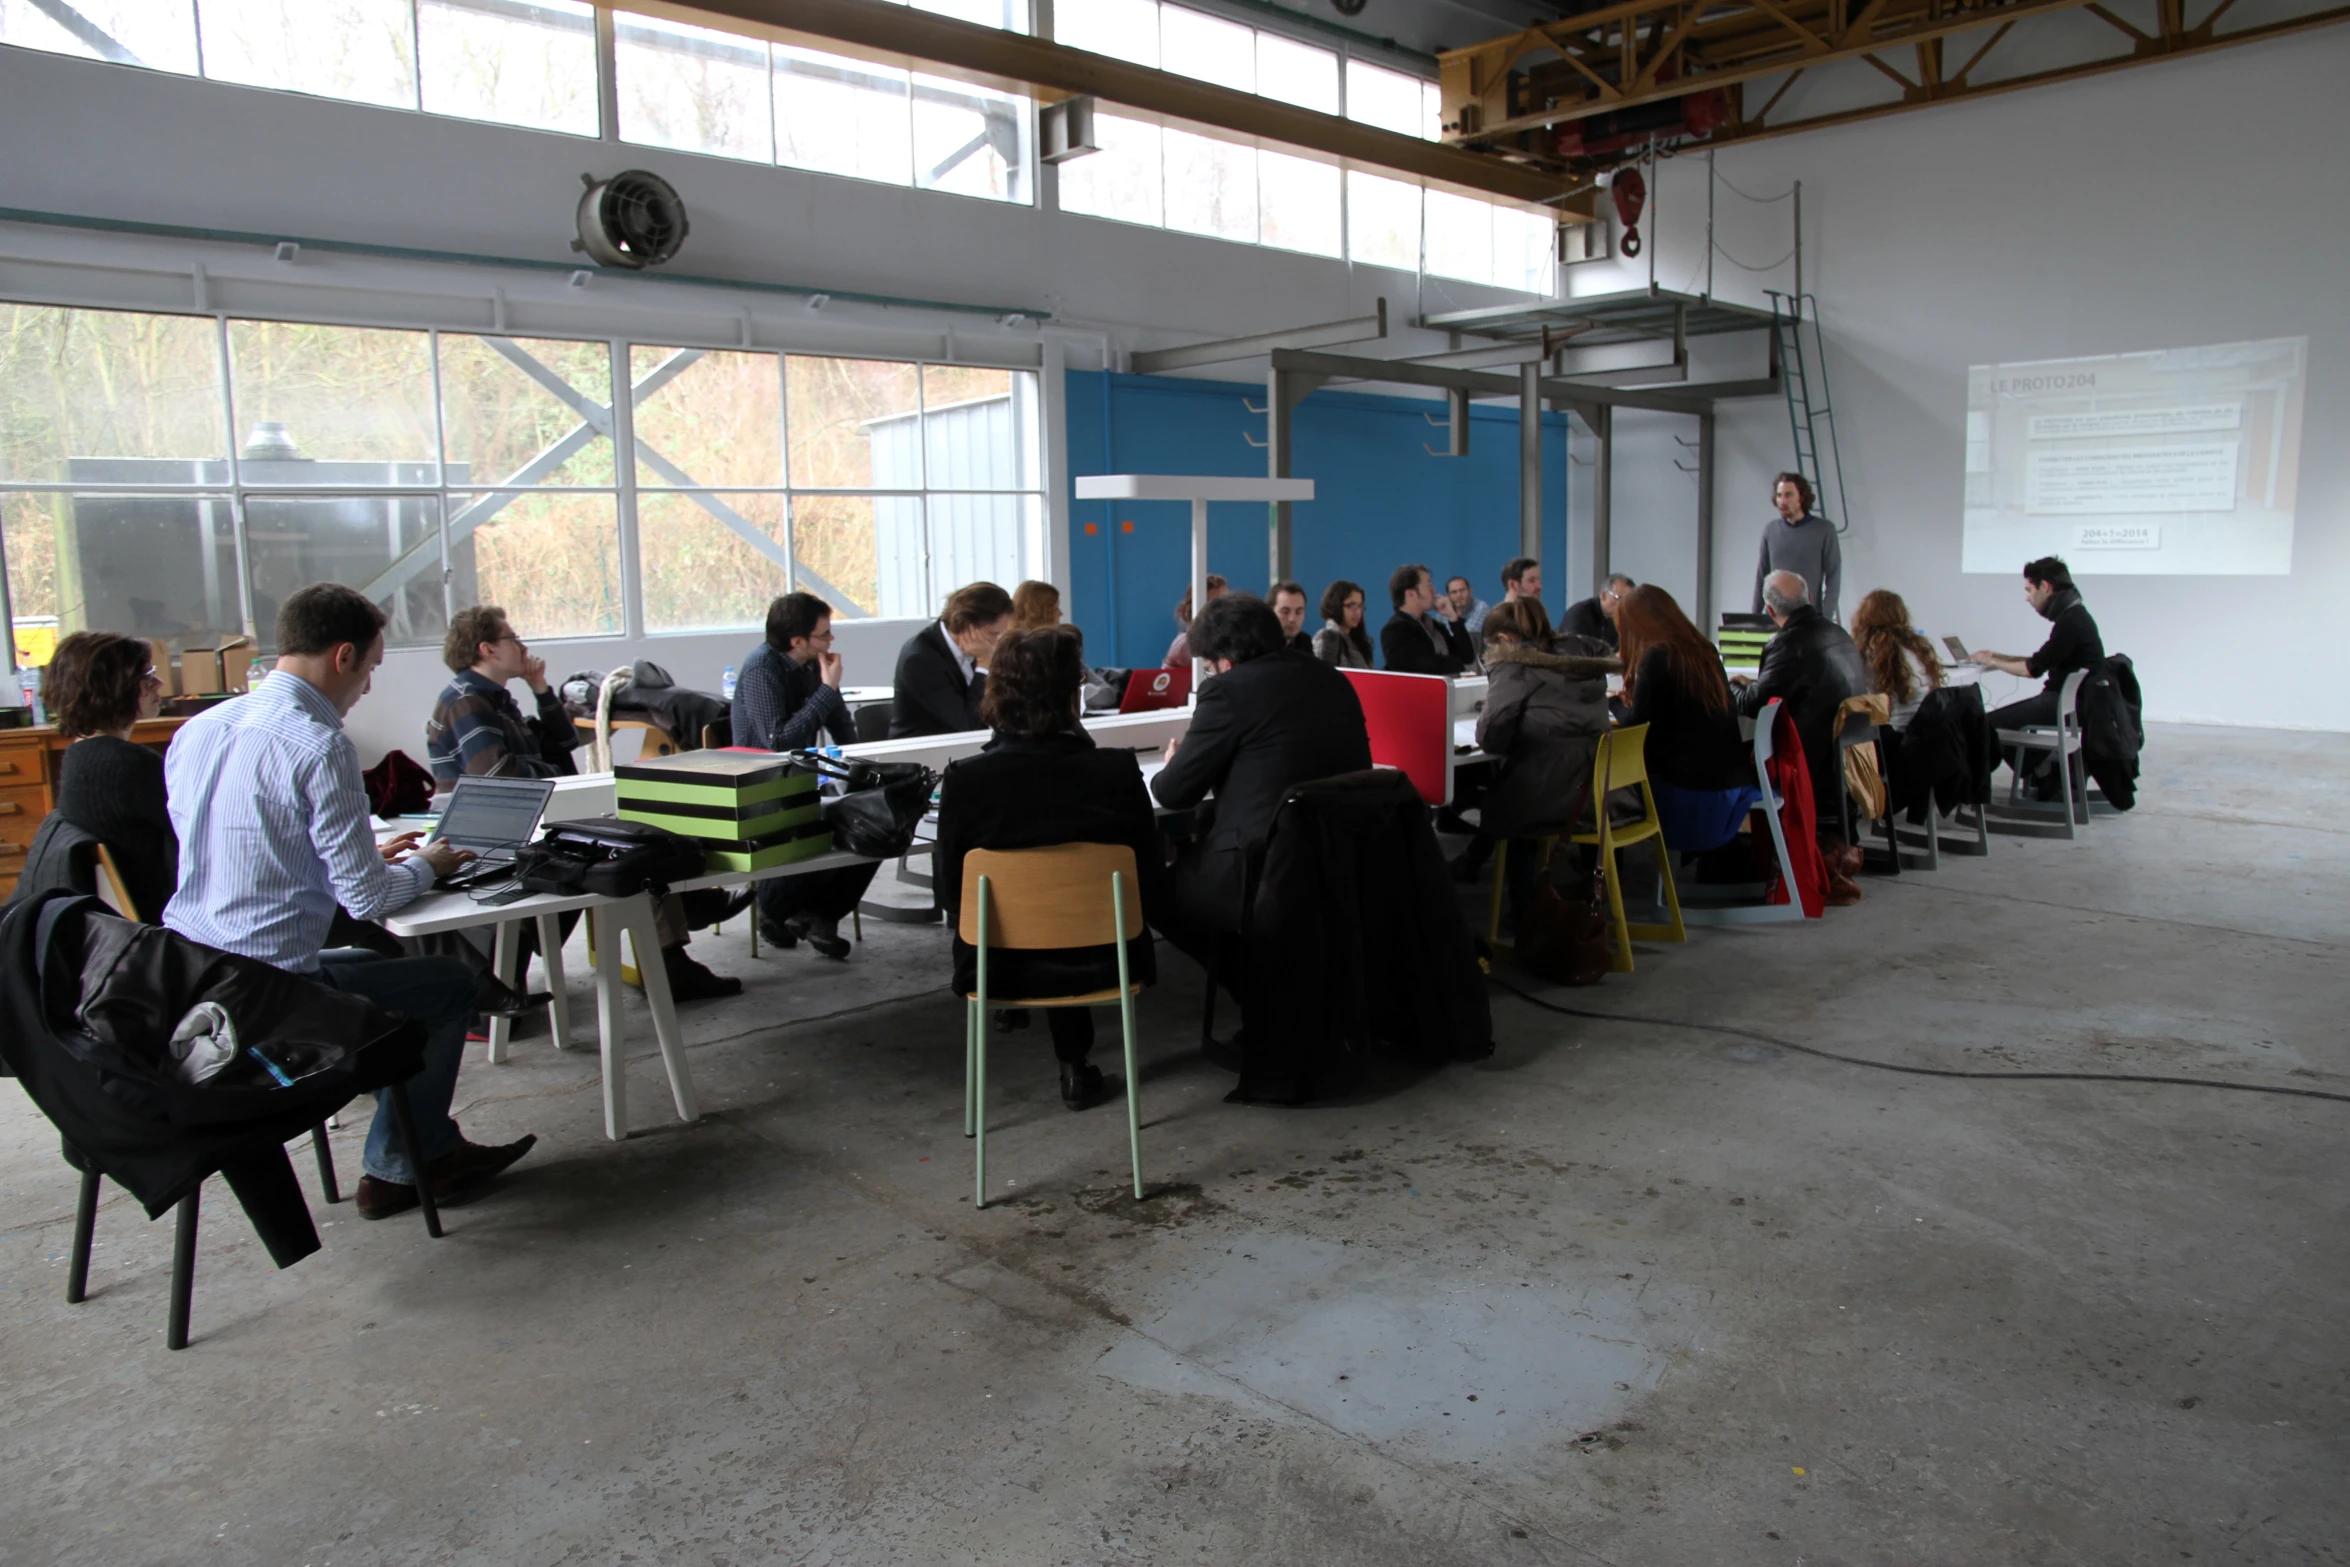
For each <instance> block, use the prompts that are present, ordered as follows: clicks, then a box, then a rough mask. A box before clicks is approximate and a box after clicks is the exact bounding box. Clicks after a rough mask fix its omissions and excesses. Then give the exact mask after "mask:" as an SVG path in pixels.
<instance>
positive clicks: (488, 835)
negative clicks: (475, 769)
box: [432, 775, 555, 875]
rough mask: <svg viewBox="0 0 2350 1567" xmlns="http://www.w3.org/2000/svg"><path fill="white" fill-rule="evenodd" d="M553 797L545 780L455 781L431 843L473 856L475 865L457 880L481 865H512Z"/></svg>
mask: <svg viewBox="0 0 2350 1567" xmlns="http://www.w3.org/2000/svg"><path fill="white" fill-rule="evenodd" d="M554 793H555V783H554V780H553V779H550V778H480V777H474V776H471V775H468V776H466V777H463V778H460V779H458V780H457V788H456V790H455V792H453V793H452V794H451V795H450V796H449V803H448V804H447V805H445V806H443V807H442V808H441V819H440V822H439V824H438V825H437V826H435V827H434V828H433V834H432V841H433V842H435V843H448V844H454V845H455V846H456V847H458V848H460V849H470V850H471V851H473V854H474V857H475V863H474V864H472V865H468V866H466V867H465V869H464V871H462V872H460V873H459V874H461V875H464V874H470V873H472V872H474V871H476V870H477V869H479V868H480V867H483V866H490V865H511V864H512V863H513V862H514V851H515V850H517V849H519V848H521V847H522V846H523V845H524V844H526V843H528V842H530V840H531V838H532V837H533V836H534V835H535V834H536V833H537V832H538V830H539V818H540V817H542V816H544V815H546V814H547V801H548V800H550V799H552V798H553V797H554Z"/></svg>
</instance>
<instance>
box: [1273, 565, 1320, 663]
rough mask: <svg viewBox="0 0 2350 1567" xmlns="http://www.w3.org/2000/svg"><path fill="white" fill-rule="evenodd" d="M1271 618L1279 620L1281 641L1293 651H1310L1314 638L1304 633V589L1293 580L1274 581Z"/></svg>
mask: <svg viewBox="0 0 2350 1567" xmlns="http://www.w3.org/2000/svg"><path fill="white" fill-rule="evenodd" d="M1270 597H1271V599H1272V603H1273V618H1274V619H1275V620H1278V621H1280V622H1281V643H1282V646H1284V647H1286V648H1288V649H1289V650H1290V651H1291V652H1293V653H1311V652H1312V651H1313V650H1314V639H1313V638H1312V637H1310V636H1307V635H1306V590H1305V589H1304V588H1303V587H1300V586H1299V585H1298V584H1297V583H1294V582H1276V583H1274V584H1273V591H1272V593H1271V595H1270Z"/></svg>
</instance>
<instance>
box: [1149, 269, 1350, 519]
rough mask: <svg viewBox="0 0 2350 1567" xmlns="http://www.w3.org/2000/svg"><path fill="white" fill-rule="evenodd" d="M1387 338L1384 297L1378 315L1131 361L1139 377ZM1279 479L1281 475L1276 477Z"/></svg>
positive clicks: (1166, 351) (1167, 350) (1158, 350)
mask: <svg viewBox="0 0 2350 1567" xmlns="http://www.w3.org/2000/svg"><path fill="white" fill-rule="evenodd" d="M1386 335H1387V298H1386V296H1385V295H1381V296H1380V299H1379V309H1378V312H1377V313H1376V314H1374V315H1367V316H1352V317H1349V318H1348V319H1347V320H1344V321H1325V322H1323V323H1322V324H1321V325H1320V326H1299V327H1291V328H1289V329H1287V330H1286V331H1280V332H1259V333H1257V334H1255V335H1254V336H1252V337H1225V338H1218V339H1217V340H1216V341H1214V342H1212V343H1186V344H1184V345H1183V346H1182V347H1180V348H1154V349H1151V350H1149V351H1148V352H1145V353H1139V354H1136V355H1135V356H1134V357H1133V359H1132V360H1131V364H1132V365H1133V368H1134V373H1135V374H1136V375H1158V374H1161V373H1163V372H1165V371H1168V370H1189V369H1191V368H1193V367H1194V366H1197V365H1221V364H1230V363H1231V362H1232V361H1233V360H1235V359H1254V358H1256V357H1257V356H1258V355H1259V354H1268V353H1271V352H1272V351H1273V350H1274V349H1276V348H1328V347H1331V346H1333V345H1335V344H1338V343H1360V342H1363V341H1364V340H1366V339H1368V338H1383V337H1385V336H1386ZM1274 477H1276V478H1279V477H1281V475H1279V474H1276V475H1274Z"/></svg>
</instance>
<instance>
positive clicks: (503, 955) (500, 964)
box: [489, 920, 522, 1066]
mask: <svg viewBox="0 0 2350 1567" xmlns="http://www.w3.org/2000/svg"><path fill="white" fill-rule="evenodd" d="M521 949H522V921H520V920H500V921H499V922H498V927H497V931H496V933H495V935H494V936H493V938H492V940H491V944H490V973H491V974H492V975H493V976H494V977H495V978H497V979H499V980H501V981H503V982H504V983H506V984H508V985H515V979H514V959H515V957H516V956H517V955H518V954H519V953H520V952H521ZM516 988H520V987H519V986H517V987H516ZM513 1033H514V1020H513V1019H512V1018H510V1017H493V1018H491V1019H490V1044H489V1058H490V1064H491V1065H492V1066H495V1065H497V1064H498V1063H499V1062H500V1061H503V1060H505V1059H506V1042H507V1040H508V1039H510V1038H511V1037H512V1036H513Z"/></svg>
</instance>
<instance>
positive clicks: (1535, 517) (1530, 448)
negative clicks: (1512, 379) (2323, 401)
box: [1518, 359, 1542, 560]
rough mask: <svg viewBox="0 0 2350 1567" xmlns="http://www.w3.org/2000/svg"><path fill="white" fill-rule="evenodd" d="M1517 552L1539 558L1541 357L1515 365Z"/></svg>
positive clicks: (1540, 538) (1540, 526) (1540, 548)
mask: <svg viewBox="0 0 2350 1567" xmlns="http://www.w3.org/2000/svg"><path fill="white" fill-rule="evenodd" d="M1518 553H1519V554H1521V555H1524V556H1527V557H1528V558H1530V559H1533V560H1540V559H1541V558H1542V361H1541V360H1539V359H1529V360H1527V361H1526V362H1525V363H1524V364H1522V365H1520V366H1518Z"/></svg>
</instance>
